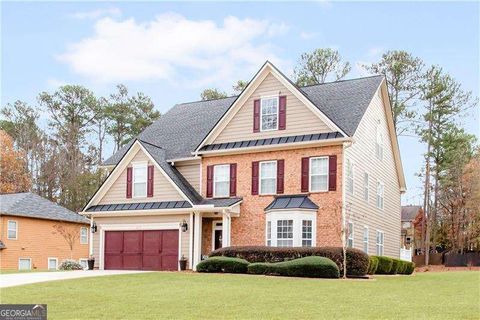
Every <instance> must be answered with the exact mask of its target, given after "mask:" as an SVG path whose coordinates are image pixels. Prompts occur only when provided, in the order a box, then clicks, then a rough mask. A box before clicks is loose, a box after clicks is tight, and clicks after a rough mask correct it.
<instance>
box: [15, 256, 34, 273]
mask: <svg viewBox="0 0 480 320" xmlns="http://www.w3.org/2000/svg"><path fill="white" fill-rule="evenodd" d="M20 260H29V261H30V269H20ZM18 270H32V258H22V257H20V258H18Z"/></svg>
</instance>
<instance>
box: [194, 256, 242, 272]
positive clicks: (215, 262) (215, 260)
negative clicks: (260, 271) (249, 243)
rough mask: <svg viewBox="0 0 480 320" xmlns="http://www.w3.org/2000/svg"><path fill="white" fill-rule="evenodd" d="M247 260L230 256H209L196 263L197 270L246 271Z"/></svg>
mask: <svg viewBox="0 0 480 320" xmlns="http://www.w3.org/2000/svg"><path fill="white" fill-rule="evenodd" d="M247 266H248V261H246V260H244V259H239V258H230V257H211V258H208V259H207V260H203V261H201V262H200V263H199V264H198V265H197V271H198V272H226V273H247Z"/></svg>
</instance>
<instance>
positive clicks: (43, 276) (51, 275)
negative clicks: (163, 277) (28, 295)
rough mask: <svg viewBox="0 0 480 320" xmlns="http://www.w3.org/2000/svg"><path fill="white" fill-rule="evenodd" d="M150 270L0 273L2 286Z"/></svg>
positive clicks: (0, 284) (0, 285) (0, 286)
mask: <svg viewBox="0 0 480 320" xmlns="http://www.w3.org/2000/svg"><path fill="white" fill-rule="evenodd" d="M144 272H150V271H126V270H87V271H59V272H23V273H12V274H0V288H7V287H15V286H21V285H24V284H30V283H38V282H46V281H55V280H67V279H77V278H87V277H101V276H111V275H116V274H134V273H144Z"/></svg>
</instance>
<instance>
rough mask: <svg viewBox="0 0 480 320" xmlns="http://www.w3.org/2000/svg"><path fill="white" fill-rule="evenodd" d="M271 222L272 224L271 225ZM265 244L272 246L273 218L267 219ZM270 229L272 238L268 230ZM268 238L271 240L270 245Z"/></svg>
mask: <svg viewBox="0 0 480 320" xmlns="http://www.w3.org/2000/svg"><path fill="white" fill-rule="evenodd" d="M269 224H270V226H269ZM265 227H266V229H265V245H266V246H267V247H271V246H272V221H271V220H268V219H267V220H266V222H265ZM269 230H270V238H269V237H268V231H269ZM268 240H270V245H269V244H268Z"/></svg>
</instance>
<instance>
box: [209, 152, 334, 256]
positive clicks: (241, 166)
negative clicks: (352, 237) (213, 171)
mask: <svg viewBox="0 0 480 320" xmlns="http://www.w3.org/2000/svg"><path fill="white" fill-rule="evenodd" d="M330 155H337V190H336V191H329V192H314V193H310V194H309V197H310V199H311V200H312V201H313V202H315V203H316V204H317V205H318V206H319V209H318V212H317V239H316V240H317V246H341V235H340V231H341V217H342V213H341V203H342V193H341V191H342V162H343V159H342V146H341V145H339V146H326V147H316V148H304V149H294V150H283V151H270V152H261V153H251V154H239V155H228V156H215V157H205V158H203V159H202V166H203V168H202V174H203V177H202V181H203V182H204V183H206V181H207V178H206V172H207V169H206V168H207V166H208V165H215V164H225V163H236V164H237V196H240V197H243V203H242V204H241V208H240V217H238V218H232V231H231V245H232V246H240V245H265V221H266V215H265V212H264V208H265V207H266V206H268V204H269V203H270V202H272V200H273V199H274V197H273V196H262V195H258V196H253V195H252V194H251V185H252V181H251V179H252V161H264V160H277V159H284V160H285V185H284V189H285V190H284V193H283V194H284V195H289V194H301V189H300V182H301V159H302V158H303V157H313V156H330ZM202 190H203V192H204V194H203V196H204V197H205V196H206V194H205V190H206V185H204V186H203V188H202ZM204 230H205V229H204ZM209 233H211V225H210V230H209ZM204 239H205V238H204ZM210 248H211V247H210ZM204 249H207V248H204Z"/></svg>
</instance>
